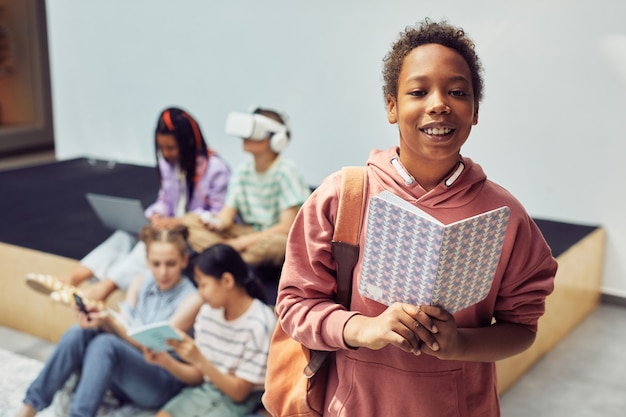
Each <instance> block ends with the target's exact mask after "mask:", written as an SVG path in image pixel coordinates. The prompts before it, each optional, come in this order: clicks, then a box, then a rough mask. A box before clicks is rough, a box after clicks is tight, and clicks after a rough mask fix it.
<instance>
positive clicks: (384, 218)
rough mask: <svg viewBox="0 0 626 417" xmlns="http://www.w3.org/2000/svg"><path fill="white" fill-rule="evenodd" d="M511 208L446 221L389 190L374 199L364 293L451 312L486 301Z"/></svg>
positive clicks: (370, 210) (385, 301)
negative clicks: (434, 306) (439, 219)
mask: <svg viewBox="0 0 626 417" xmlns="http://www.w3.org/2000/svg"><path fill="white" fill-rule="evenodd" d="M509 215H510V209H509V207H507V206H503V207H499V208H496V209H494V210H491V211H488V212H486V213H480V214H478V215H475V216H472V217H469V218H465V219H462V220H459V221H456V222H453V223H450V224H443V223H441V222H440V221H438V220H437V219H435V218H434V217H433V216H431V215H429V214H428V213H426V212H424V211H423V210H421V209H419V208H418V207H416V206H414V205H412V204H410V203H409V202H407V201H405V200H404V199H402V198H400V197H398V196H396V195H395V194H393V193H391V192H389V191H383V192H382V193H380V194H379V195H377V196H373V197H371V199H370V202H369V206H368V219H367V224H366V231H365V233H366V234H365V247H364V250H363V265H362V270H361V277H360V281H359V292H360V293H361V294H362V295H363V296H365V297H367V298H370V299H372V300H375V301H377V302H380V303H382V304H386V305H391V304H393V303H394V302H403V303H408V304H413V305H422V304H428V305H439V306H441V307H443V308H444V309H446V310H448V311H449V312H451V313H455V312H457V311H459V310H462V309H464V308H467V307H469V306H471V305H474V304H476V303H478V302H480V301H482V300H483V299H484V298H485V297H487V295H488V294H489V291H490V289H491V285H492V283H493V278H494V276H495V273H496V269H497V267H498V262H499V260H500V256H501V253H502V246H503V244H504V238H505V235H506V230H507V227H508V221H509Z"/></svg>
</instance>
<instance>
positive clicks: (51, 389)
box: [17, 226, 202, 417]
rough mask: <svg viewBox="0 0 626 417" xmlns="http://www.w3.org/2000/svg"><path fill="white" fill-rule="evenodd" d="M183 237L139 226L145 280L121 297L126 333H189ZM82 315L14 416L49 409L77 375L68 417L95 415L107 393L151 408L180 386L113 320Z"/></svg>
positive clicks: (189, 287) (194, 298) (192, 306)
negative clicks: (154, 326)
mask: <svg viewBox="0 0 626 417" xmlns="http://www.w3.org/2000/svg"><path fill="white" fill-rule="evenodd" d="M187 234H188V232H187V229H186V228H185V227H183V226H178V227H176V228H174V229H171V230H167V229H160V230H157V229H155V228H153V227H151V226H146V227H145V228H144V229H143V230H142V231H141V234H140V236H141V239H142V241H143V242H145V245H146V249H147V259H148V265H149V267H150V273H149V274H148V275H146V276H138V277H137V278H135V280H134V281H133V283H132V284H131V286H130V288H129V289H128V292H127V294H126V301H125V302H126V304H127V306H128V307H129V308H128V309H127V310H128V313H129V314H128V316H129V317H128V318H129V327H130V328H132V327H133V326H134V325H143V324H150V323H154V322H157V321H162V320H168V321H169V322H170V324H171V325H172V326H173V327H175V328H176V329H179V330H180V331H181V332H183V333H184V332H189V331H191V330H192V326H193V322H194V318H195V317H196V315H197V314H198V311H199V309H200V306H201V304H202V300H201V298H200V296H199V295H198V292H197V290H196V288H195V286H194V285H193V283H192V282H191V280H190V279H188V278H185V277H184V275H183V270H184V269H185V267H186V265H187V261H188V252H187V242H186V238H187ZM87 310H88V312H87V313H82V312H80V311H79V310H78V309H76V313H77V324H76V325H74V326H72V327H70V328H69V329H68V330H67V331H66V332H65V334H64V335H63V336H62V337H61V340H60V341H59V343H58V344H57V345H56V347H55V350H54V351H53V352H52V354H51V356H50V357H49V358H48V360H47V361H46V364H45V365H44V367H43V369H42V371H41V373H40V374H39V376H37V378H36V379H35V381H34V382H33V383H32V384H31V385H30V387H29V388H28V390H27V392H26V396H25V399H24V405H23V406H22V408H21V409H20V410H19V412H18V413H17V417H32V416H34V415H36V413H37V412H38V411H41V410H42V409H44V408H46V407H48V406H49V405H50V404H51V402H52V399H53V397H54V395H55V394H56V392H57V391H58V390H60V389H61V388H62V387H63V386H64V385H65V383H66V381H67V380H68V378H69V377H70V376H71V375H72V374H74V373H76V372H79V373H80V375H79V377H78V382H77V385H76V388H75V390H74V394H73V395H72V399H71V403H70V410H69V412H68V413H67V415H69V416H71V417H90V416H95V415H96V414H97V411H98V408H99V407H100V404H101V403H102V400H103V398H104V396H105V392H106V391H107V390H110V391H111V393H112V394H113V395H114V396H115V397H117V398H118V399H119V400H120V401H122V402H124V403H130V404H133V405H136V406H138V407H144V408H151V409H153V408H159V407H161V406H162V405H163V404H165V403H166V402H167V401H168V400H169V399H170V398H172V397H173V396H175V395H176V394H177V393H178V392H179V391H180V390H181V389H182V388H183V386H184V382H183V381H181V380H180V379H178V378H176V377H175V376H173V375H172V374H170V373H169V372H167V371H166V370H164V369H163V368H161V367H160V366H156V365H154V364H151V363H149V362H148V361H146V359H145V358H144V353H145V354H146V355H148V354H149V353H148V350H147V349H146V348H144V347H142V346H141V345H139V344H138V343H137V342H135V341H134V340H133V339H131V338H130V337H128V335H127V331H126V326H125V325H123V324H122V323H120V322H119V321H117V319H116V318H115V317H114V316H113V315H110V314H108V312H107V311H106V310H99V309H98V308H96V307H95V306H94V305H92V304H89V303H87Z"/></svg>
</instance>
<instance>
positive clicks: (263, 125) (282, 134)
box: [225, 112, 289, 153]
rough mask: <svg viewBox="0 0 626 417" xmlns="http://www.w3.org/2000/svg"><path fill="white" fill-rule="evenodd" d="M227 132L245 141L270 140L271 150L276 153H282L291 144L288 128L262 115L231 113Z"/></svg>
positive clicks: (227, 123) (227, 119) (227, 121)
mask: <svg viewBox="0 0 626 417" xmlns="http://www.w3.org/2000/svg"><path fill="white" fill-rule="evenodd" d="M225 130H226V133H227V134H229V135H233V136H239V137H240V138H245V139H252V140H265V139H267V138H270V148H271V149H272V151H274V152H276V153H280V152H282V151H283V150H284V149H285V148H286V147H287V145H288V144H289V136H288V135H287V127H286V126H285V125H284V124H282V123H279V122H277V121H276V120H273V119H270V118H269V117H266V116H263V115H262V114H249V113H236V112H233V113H229V114H228V117H227V118H226V128H225Z"/></svg>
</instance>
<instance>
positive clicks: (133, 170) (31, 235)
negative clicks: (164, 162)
mask: <svg viewBox="0 0 626 417" xmlns="http://www.w3.org/2000/svg"><path fill="white" fill-rule="evenodd" d="M158 185H159V179H158V174H157V171H156V169H155V168H153V167H142V166H136V165H129V164H119V163H118V164H114V165H109V164H108V163H107V162H105V161H94V160H88V159H86V158H78V159H72V160H67V161H62V162H56V163H51V164H46V165H40V166H35V167H29V168H23V169H17V170H12V171H5V172H0V195H1V196H2V199H1V200H0V213H1V215H0V241H2V242H5V243H9V244H12V245H17V246H22V247H26V248H30V249H36V250H39V251H43V252H48V253H52V254H56V255H61V256H65V257H69V258H74V259H80V258H82V257H83V256H84V255H86V254H87V253H88V252H89V251H90V250H91V249H93V248H94V247H95V246H97V245H98V244H99V243H101V242H102V241H103V240H104V239H106V238H107V237H108V236H109V235H110V234H111V231H110V230H108V229H106V228H105V227H103V226H102V225H101V223H100V221H99V220H98V218H97V217H96V215H95V213H94V212H93V211H92V209H91V207H90V206H89V204H88V203H87V200H86V199H85V193H87V192H97V193H102V194H111V195H118V196H123V197H134V198H139V199H140V200H141V201H142V202H143V203H144V205H145V206H147V205H148V204H150V203H152V202H153V201H154V200H155V198H156V195H157V191H158ZM536 222H537V224H538V226H539V228H540V229H541V230H542V232H543V233H544V236H545V238H546V240H547V241H548V243H549V244H550V246H551V247H552V250H553V253H554V256H555V257H558V256H559V255H561V254H562V253H563V252H565V251H566V250H567V249H568V248H569V247H570V246H572V245H574V244H575V243H576V242H578V241H580V240H581V239H582V238H584V237H585V236H587V235H588V234H589V233H591V232H592V231H593V230H595V229H596V226H588V225H578V224H570V223H562V222H557V221H551V220H544V219H536Z"/></svg>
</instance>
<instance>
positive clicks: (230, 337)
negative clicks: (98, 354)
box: [151, 243, 276, 417]
mask: <svg viewBox="0 0 626 417" xmlns="http://www.w3.org/2000/svg"><path fill="white" fill-rule="evenodd" d="M194 275H195V279H196V283H197V285H198V292H199V294H200V296H201V297H202V299H203V300H204V304H203V305H202V307H201V308H200V313H199V314H198V316H197V317H196V323H195V326H194V334H195V336H196V339H195V341H194V340H193V339H191V338H190V337H189V336H188V335H186V334H184V333H183V332H179V333H180V334H181V336H182V337H183V340H182V341H177V340H170V341H168V343H169V344H170V346H172V348H173V349H174V350H175V352H176V353H177V355H178V356H179V357H180V358H182V359H183V360H184V362H180V361H178V360H176V359H175V358H174V357H173V356H171V355H170V354H168V353H167V352H161V353H158V354H156V353H152V358H151V360H152V361H153V362H154V363H157V364H159V365H161V366H162V367H163V368H165V369H167V370H168V371H170V372H171V373H172V374H173V375H175V376H176V377H177V378H179V379H180V380H182V381H185V382H186V383H187V384H189V385H191V386H189V387H187V388H184V389H183V391H181V393H180V394H178V395H177V396H176V397H175V398H173V399H172V400H171V401H169V402H168V403H167V404H166V405H165V406H164V407H163V408H162V409H161V410H160V411H159V412H158V413H157V417H168V416H171V417H178V416H181V417H182V416H197V415H202V416H205V417H211V416H215V417H218V416H219V417H237V416H244V415H247V414H249V413H250V412H251V411H252V410H254V409H255V408H256V406H257V405H259V403H260V398H261V393H262V390H263V386H264V381H265V364H266V361H267V352H268V349H269V343H270V338H271V335H272V332H273V330H274V326H275V325H276V318H275V316H274V313H273V311H272V309H271V308H270V307H269V306H268V305H266V304H265V292H264V290H263V285H262V283H261V282H260V281H259V280H258V279H257V278H255V277H254V275H252V274H250V273H249V270H248V266H247V265H246V263H245V262H244V261H243V259H242V258H241V256H240V255H239V253H238V252H237V251H236V250H235V249H233V248H232V247H231V246H228V245H225V244H221V243H219V244H216V245H213V246H211V247H209V248H208V249H206V250H204V251H203V252H202V253H201V254H200V255H199V256H198V258H197V259H196V264H195V272H194Z"/></svg>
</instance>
